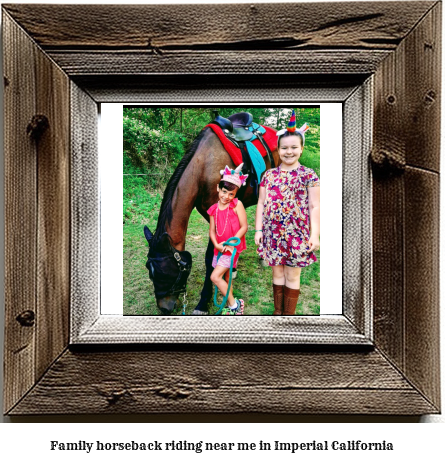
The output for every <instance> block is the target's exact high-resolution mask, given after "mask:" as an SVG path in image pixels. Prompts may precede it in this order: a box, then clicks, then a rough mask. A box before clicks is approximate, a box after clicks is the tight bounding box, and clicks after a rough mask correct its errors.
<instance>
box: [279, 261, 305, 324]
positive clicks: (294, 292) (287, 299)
mask: <svg viewBox="0 0 445 465" xmlns="http://www.w3.org/2000/svg"><path fill="white" fill-rule="evenodd" d="M284 274H285V278H286V284H285V285H284V311H283V315H286V316H288V315H295V310H296V308H297V303H298V297H299V296H300V276H301V268H294V267H291V266H285V269H284Z"/></svg>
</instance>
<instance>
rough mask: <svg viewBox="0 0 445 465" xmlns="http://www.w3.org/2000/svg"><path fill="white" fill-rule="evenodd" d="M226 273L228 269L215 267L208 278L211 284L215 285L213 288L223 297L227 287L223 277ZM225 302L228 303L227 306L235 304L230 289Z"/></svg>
mask: <svg viewBox="0 0 445 465" xmlns="http://www.w3.org/2000/svg"><path fill="white" fill-rule="evenodd" d="M227 272H230V269H229V268H226V267H223V266H219V265H217V266H216V267H215V269H214V270H213V273H212V274H211V276H210V279H211V281H212V283H213V284H215V286H216V287H217V288H218V289H219V290H220V291H221V294H222V295H223V296H225V295H226V294H227V288H228V287H229V286H228V283H226V281H225V280H224V275H225V274H226V273H227ZM230 298H232V301H231V302H230ZM227 302H228V303H229V305H230V304H232V305H233V304H234V303H235V299H234V298H233V294H232V289H230V293H229V296H228V298H227Z"/></svg>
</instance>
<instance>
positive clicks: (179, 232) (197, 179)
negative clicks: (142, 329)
mask: <svg viewBox="0 0 445 465" xmlns="http://www.w3.org/2000/svg"><path fill="white" fill-rule="evenodd" d="M273 159H274V162H275V166H277V165H278V153H277V151H275V152H273ZM265 163H266V169H269V168H270V167H271V166H270V161H269V160H268V159H267V157H266V158H265ZM226 165H228V166H229V167H232V168H235V166H234V163H233V161H232V159H231V158H230V156H229V154H228V153H227V152H226V150H225V149H224V147H223V145H222V143H221V141H220V140H219V138H218V136H216V134H215V133H214V132H213V131H212V129H211V128H205V129H203V130H202V131H201V133H200V134H199V135H198V137H197V138H196V139H195V140H194V142H193V144H192V146H191V148H190V150H189V151H188V152H187V154H186V155H184V157H183V158H182V160H181V161H180V162H179V165H178V167H177V168H176V170H175V172H174V173H173V175H172V177H171V179H170V181H169V182H168V184H167V187H166V189H165V192H164V198H163V201H162V204H161V209H160V214H159V218H158V223H157V226H156V232H155V233H154V234H152V233H151V231H150V230H149V229H148V228H147V227H145V228H144V231H145V237H146V239H147V241H148V243H149V253H148V261H147V268H148V269H149V272H150V278H151V279H152V281H153V284H154V287H155V296H156V301H157V305H158V307H159V309H160V310H161V312H162V313H163V314H166V315H170V314H171V313H172V312H173V311H174V310H175V309H177V308H178V305H179V297H180V294H181V293H183V292H184V291H185V286H186V281H187V278H188V275H189V273H190V269H191V255H190V254H189V253H188V252H185V235H186V232H187V225H188V221H189V218H190V215H191V213H192V210H193V208H194V207H196V209H197V210H198V212H199V213H200V214H201V215H202V216H203V217H204V218H205V219H206V220H207V221H209V215H208V214H207V210H208V209H209V208H210V206H211V205H213V204H215V203H216V202H217V201H218V195H217V190H216V186H217V185H218V183H219V181H220V179H221V175H220V170H222V169H224V167H225V166H226ZM237 197H238V198H239V199H240V200H241V201H242V202H243V204H244V206H245V207H246V208H247V207H250V206H252V205H256V203H257V201H258V198H257V196H256V194H255V192H254V188H253V187H251V186H250V183H249V182H247V185H246V186H245V187H242V188H241V189H240V190H239V192H238V195H237ZM213 249H214V246H213V244H212V242H211V241H210V239H209V244H208V247H207V252H206V257H205V264H206V279H205V282H204V286H203V289H202V291H201V299H200V301H199V303H198V305H197V306H196V308H195V312H194V313H195V314H197V313H198V314H199V312H200V311H201V312H207V307H208V303H209V301H210V299H211V297H212V283H211V281H210V275H211V273H212V270H213V268H212V258H213ZM197 311H198V312H197Z"/></svg>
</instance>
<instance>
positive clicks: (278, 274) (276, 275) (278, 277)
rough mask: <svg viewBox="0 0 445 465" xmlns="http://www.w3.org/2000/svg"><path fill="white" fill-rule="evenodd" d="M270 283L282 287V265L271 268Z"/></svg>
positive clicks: (283, 279) (284, 280)
mask: <svg viewBox="0 0 445 465" xmlns="http://www.w3.org/2000/svg"><path fill="white" fill-rule="evenodd" d="M272 282H273V283H274V284H278V285H279V286H282V285H283V284H285V283H286V279H285V275H284V265H277V266H273V267H272Z"/></svg>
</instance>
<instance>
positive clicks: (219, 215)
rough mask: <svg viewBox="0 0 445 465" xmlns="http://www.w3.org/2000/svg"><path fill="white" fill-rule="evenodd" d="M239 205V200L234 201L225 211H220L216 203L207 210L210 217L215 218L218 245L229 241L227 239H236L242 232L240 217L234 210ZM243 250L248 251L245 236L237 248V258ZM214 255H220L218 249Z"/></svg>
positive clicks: (226, 253)
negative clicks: (237, 234)
mask: <svg viewBox="0 0 445 465" xmlns="http://www.w3.org/2000/svg"><path fill="white" fill-rule="evenodd" d="M237 203H238V199H233V200H232V201H231V202H230V204H229V206H228V207H227V208H226V209H225V210H220V209H219V207H218V204H217V203H215V204H214V205H212V206H211V207H210V208H209V209H208V210H207V213H208V214H209V215H210V216H213V218H214V219H215V225H216V231H217V232H216V240H217V241H218V243H219V242H224V241H227V239H230V238H231V237H234V236H235V235H236V233H237V232H238V231H239V230H240V227H241V226H240V224H239V219H238V215H237V214H236V213H235V212H234V210H233V209H234V208H235V207H236V205H237ZM227 215H228V216H227ZM226 222H227V225H226ZM224 228H225V229H224ZM220 234H221V236H220ZM243 250H246V238H245V236H243V237H242V238H241V242H240V245H238V246H237V248H236V256H238V255H239V254H240V253H241V252H242V251H243ZM214 254H215V255H218V250H217V249H215V250H214ZM224 255H232V254H231V253H230V252H225V253H224Z"/></svg>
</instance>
